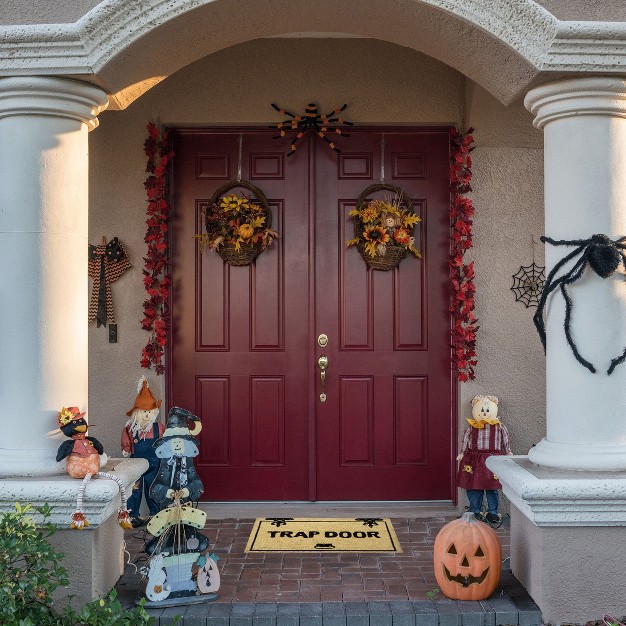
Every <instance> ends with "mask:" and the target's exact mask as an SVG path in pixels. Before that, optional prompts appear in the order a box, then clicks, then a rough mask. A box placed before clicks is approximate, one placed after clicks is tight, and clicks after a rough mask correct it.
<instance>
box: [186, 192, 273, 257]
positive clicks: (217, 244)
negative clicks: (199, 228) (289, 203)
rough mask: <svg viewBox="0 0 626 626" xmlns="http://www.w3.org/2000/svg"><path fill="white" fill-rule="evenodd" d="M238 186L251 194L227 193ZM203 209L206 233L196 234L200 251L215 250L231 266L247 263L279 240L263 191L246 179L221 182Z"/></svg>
mask: <svg viewBox="0 0 626 626" xmlns="http://www.w3.org/2000/svg"><path fill="white" fill-rule="evenodd" d="M239 187H241V188H244V189H248V190H249V191H251V192H252V194H253V196H252V197H250V196H247V195H246V194H243V193H240V194H236V193H230V194H229V193H228V192H229V191H231V192H232V191H233V190H234V189H237V188H239ZM203 212H204V215H205V228H206V233H202V234H200V235H195V238H196V239H197V240H198V242H199V244H200V252H204V250H205V248H209V249H211V250H215V251H216V252H217V253H218V254H219V255H220V256H221V257H222V258H223V259H224V261H226V262H227V263H228V264H230V265H249V264H250V263H252V261H254V259H256V257H257V256H259V254H261V252H263V250H265V249H266V248H269V247H270V246H271V245H272V243H273V241H274V239H278V233H277V232H276V231H274V230H272V229H271V225H272V213H271V211H270V208H269V203H268V201H267V198H266V197H265V194H264V193H263V192H262V191H261V190H260V189H259V188H258V187H256V186H254V185H253V184H252V183H250V182H248V181H245V180H240V181H231V182H228V183H226V184H225V185H222V186H221V187H220V188H219V189H217V190H216V192H215V193H214V194H213V196H212V197H211V199H210V200H209V202H208V203H207V206H206V208H205V209H204V210H203Z"/></svg>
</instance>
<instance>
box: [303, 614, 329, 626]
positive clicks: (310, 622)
mask: <svg viewBox="0 0 626 626" xmlns="http://www.w3.org/2000/svg"><path fill="white" fill-rule="evenodd" d="M323 624H324V622H323V621H322V615H321V612H320V614H319V615H300V626H323Z"/></svg>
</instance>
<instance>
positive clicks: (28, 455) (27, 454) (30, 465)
mask: <svg viewBox="0 0 626 626" xmlns="http://www.w3.org/2000/svg"><path fill="white" fill-rule="evenodd" d="M65 473H66V471H65V461H64V460H63V461H57V460H56V451H54V450H41V449H39V450H28V449H22V450H8V449H6V448H1V449H0V478H11V477H16V476H38V477H39V476H58V475H60V474H65ZM0 499H1V496H0Z"/></svg>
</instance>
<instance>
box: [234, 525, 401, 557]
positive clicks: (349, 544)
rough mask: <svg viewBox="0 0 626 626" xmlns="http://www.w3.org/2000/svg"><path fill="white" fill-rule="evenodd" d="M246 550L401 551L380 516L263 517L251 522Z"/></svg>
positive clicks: (391, 530)
mask: <svg viewBox="0 0 626 626" xmlns="http://www.w3.org/2000/svg"><path fill="white" fill-rule="evenodd" d="M246 552H402V548H401V547H400V544H399V543H398V538H397V537H396V533H395V531H394V530H393V526H392V525H391V521H390V520H389V519H382V518H356V519H355V518H351V519H334V518H326V519H313V518H309V517H267V518H265V519H257V520H256V521H255V522H254V526H253V528H252V532H251V533H250V539H248V545H247V546H246Z"/></svg>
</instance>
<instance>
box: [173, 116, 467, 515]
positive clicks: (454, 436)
mask: <svg viewBox="0 0 626 626" xmlns="http://www.w3.org/2000/svg"><path fill="white" fill-rule="evenodd" d="M452 128H453V127H451V126H407V125H395V126H394V125H362V126H359V127H355V128H354V129H353V131H359V130H365V131H372V132H398V131H403V130H404V131H406V132H417V133H419V132H426V131H439V132H441V131H445V132H448V133H449V132H450V131H451V129H452ZM167 130H168V132H170V133H171V134H172V135H173V134H175V133H178V132H185V131H187V132H189V133H193V132H197V131H206V132H209V133H215V134H225V135H226V134H233V133H246V132H261V131H262V132H267V133H269V132H273V131H272V130H271V129H268V127H267V126H259V125H251V126H200V127H189V126H168V127H167ZM172 135H171V136H172ZM346 141H348V142H349V139H347V140H346ZM305 145H306V149H307V152H308V157H309V161H310V162H311V163H313V167H315V161H314V159H312V158H311V157H312V152H313V149H314V141H313V140H310V141H308V142H307V143H306V144H305ZM348 145H349V144H348ZM303 147H304V146H302V147H301V148H300V149H302V148H303ZM174 158H176V156H175V155H174ZM294 158H296V156H295V155H294ZM168 167H169V183H170V184H169V200H170V206H172V207H173V202H174V190H175V185H176V181H175V180H174V174H173V163H172V160H170V163H169V165H168ZM312 179H313V180H314V173H313V177H312ZM309 180H311V171H310V170H309ZM308 200H309V209H310V210H309V218H308V219H309V240H308V242H307V245H308V255H309V276H308V285H307V287H308V292H309V294H310V297H309V311H308V314H309V329H308V333H309V337H308V348H307V355H306V356H307V372H308V374H307V377H308V383H309V389H314V388H315V384H316V382H317V380H316V374H317V371H316V369H315V367H314V366H313V363H312V359H313V355H314V350H315V341H316V337H315V332H316V328H315V310H316V309H315V305H316V301H315V295H316V291H315V289H316V280H315V279H316V277H315V245H313V244H314V243H315V241H316V232H315V216H316V210H317V206H316V203H315V189H314V185H312V184H309V198H308ZM311 209H312V210H311ZM170 235H171V220H170V222H169V223H168V232H167V236H168V241H171V240H170ZM451 249H452V240H450V251H451ZM167 254H168V264H169V268H170V273H171V272H172V268H173V263H174V258H173V249H172V246H171V245H168V250H167ZM174 310H175V298H174V284H173V281H172V283H171V284H170V286H169V311H168V318H169V320H170V323H169V324H168V329H167V344H166V349H165V360H166V366H165V374H164V375H165V385H164V387H165V396H166V397H165V400H166V404H167V406H168V407H171V406H172V403H171V399H172V396H173V390H172V385H173V382H172V381H173V376H172V348H171V346H172V324H171V319H172V312H173V311H174ZM449 322H450V336H451V335H452V325H453V322H454V320H453V317H452V313H450V320H449ZM450 361H452V347H451V348H450ZM450 383H451V384H450V420H451V426H452V428H451V429H450V436H451V442H450V443H451V450H452V452H453V454H452V455H451V459H450V469H451V471H450V493H451V495H452V498H451V500H452V504H453V505H454V506H456V505H457V502H458V490H457V486H456V454H457V450H458V444H457V442H458V419H459V411H458V398H459V382H458V380H457V378H456V376H455V373H454V370H453V369H452V367H451V368H450ZM307 419H308V424H307V426H308V435H309V441H308V450H309V501H311V502H317V500H315V496H316V491H317V429H316V402H315V394H309V398H308V415H307Z"/></svg>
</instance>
